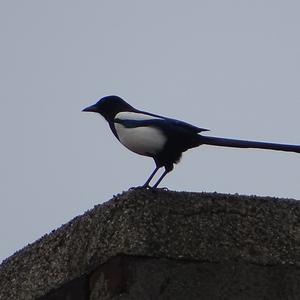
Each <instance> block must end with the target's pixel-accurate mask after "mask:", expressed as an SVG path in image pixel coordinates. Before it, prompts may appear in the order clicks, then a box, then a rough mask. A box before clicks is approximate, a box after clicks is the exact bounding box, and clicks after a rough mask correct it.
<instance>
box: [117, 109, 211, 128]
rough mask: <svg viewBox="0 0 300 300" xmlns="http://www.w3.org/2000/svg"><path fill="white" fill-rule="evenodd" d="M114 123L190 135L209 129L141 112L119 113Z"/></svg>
mask: <svg viewBox="0 0 300 300" xmlns="http://www.w3.org/2000/svg"><path fill="white" fill-rule="evenodd" d="M114 122H116V123H121V124H123V125H124V126H125V127H131V128H134V127H143V126H154V127H158V128H161V129H166V128H169V129H171V128H172V129H173V130H174V129H176V128H178V129H183V130H186V131H188V132H192V133H199V132H202V131H209V129H205V128H200V127H197V126H194V125H191V124H189V123H186V122H183V121H180V120H176V119H172V118H166V117H163V116H160V115H155V114H151V113H147V112H143V111H138V112H121V113H119V114H117V115H116V117H115V119H114Z"/></svg>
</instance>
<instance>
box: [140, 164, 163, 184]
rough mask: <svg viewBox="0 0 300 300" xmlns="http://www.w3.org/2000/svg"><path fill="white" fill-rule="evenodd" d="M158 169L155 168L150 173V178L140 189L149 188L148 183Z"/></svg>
mask: <svg viewBox="0 0 300 300" xmlns="http://www.w3.org/2000/svg"><path fill="white" fill-rule="evenodd" d="M159 168H160V167H156V168H155V170H154V171H153V172H152V174H151V175H150V177H149V178H148V179H147V181H146V182H145V183H144V184H143V185H142V188H147V187H149V183H150V181H151V180H152V178H153V176H154V175H155V174H156V172H157V171H158V169H159Z"/></svg>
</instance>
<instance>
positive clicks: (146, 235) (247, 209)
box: [0, 190, 300, 300]
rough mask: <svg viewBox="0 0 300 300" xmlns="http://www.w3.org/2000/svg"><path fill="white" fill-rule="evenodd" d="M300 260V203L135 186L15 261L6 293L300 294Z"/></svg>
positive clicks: (1, 287) (1, 274)
mask: <svg viewBox="0 0 300 300" xmlns="http://www.w3.org/2000/svg"><path fill="white" fill-rule="evenodd" d="M120 264H121V265H120ZM120 266H121V267H120ZM299 268H300V203H299V202H298V201H295V200H286V199H285V200H284V199H274V198H261V197H255V196H239V195H223V194H217V193H212V194H209V193H186V192H180V193H179V192H171V191H163V190H158V191H145V190H132V191H128V192H126V193H123V194H122V195H117V196H115V197H114V198H113V199H112V200H110V201H108V202H106V203H104V204H102V205H98V206H96V207H95V208H94V209H92V210H90V211H88V212H86V213H85V214H84V215H82V216H79V217H76V218H75V219H73V220H71V221H70V222H69V223H67V224H65V225H64V226H62V227H61V228H59V229H57V230H55V231H53V232H51V233H50V234H48V235H45V236H44V237H42V238H41V239H39V240H38V241H36V242H35V243H33V244H31V245H29V246H27V247H25V248H24V249H22V250H20V251H19V252H17V253H15V254H14V255H13V256H11V257H9V258H8V259H7V260H5V261H4V262H3V263H2V265H1V266H0V299H1V300H2V299H5V300H10V299H13V300H16V299H22V300H23V299H25V300H27V299H37V298H39V297H40V299H47V300H49V299H76V300H77V299H78V300H80V299H109V298H108V297H114V298H112V299H184V298H180V297H179V298H178V297H177V298H168V297H169V296H168V294H164V293H166V292H162V293H161V294H160V296H159V297H158V296H157V295H158V294H157V293H158V292H155V291H158V290H159V291H170V293H173V294H170V295H182V297H183V296H184V295H188V294H186V291H185V290H186V289H188V290H189V292H190V294H189V297H188V298H185V299H197V297H198V299H199V295H200V294H199V293H200V291H201V293H206V294H205V295H208V297H206V298H205V295H203V297H204V299H285V298H284V297H283V298H282V297H281V298H274V297H275V296H274V295H273V294H274V293H275V291H277V292H276V293H281V296H282V295H283V294H284V295H285V296H288V297H287V298H286V299H300V294H299V288H298V286H299V285H300V276H299ZM120 270H122V271H121V272H120ZM151 270H153V272H152V271H151ZM137 274H139V275H138V276H137ZM151 274H152V275H151ZM155 274H156V275H155ZM222 274H223V275H222ZM181 275H182V276H181ZM180 276H181V277H180ZM171 279H172V280H171ZM184 279H185V280H184ZM168 282H169V283H168ZM214 282H215V284H214ZM271 282H273V285H271ZM200 283H201V287H202V288H200V287H199V284H200ZM72 284H73V285H72ZM197 284H198V285H197ZM72 286H73V287H72ZM75 286H76V287H78V286H81V288H79V290H80V291H81V292H82V293H81V294H80V293H79V292H76V293H75V294H76V297H77V298H72V296H67V295H68V292H69V293H72V291H74V289H75ZM143 286H144V288H143ZM164 286H166V287H164ZM196 286H197V288H196ZM149 287H151V288H149ZM180 287H181V288H180ZM264 287H265V289H264ZM196 289H197V291H196ZM172 291H173V292H172ZM272 291H273V292H272ZM259 292H260V293H261V295H264V297H263V296H261V297H260V296H259V294H258V293H259ZM101 293H102V294H101ZM130 293H131V294H132V295H131V294H130ZM141 293H150V294H149V296H148V298H147V297H146V296H145V295H144V296H143V298H138V296H134V295H141ZM151 293H153V295H155V296H153V297H154V298H153V297H152V298H151V297H150V295H151ZM193 293H194V294H195V295H194V294H193ZM251 293H255V295H256V296H257V297H258V298H251V297H252V294H251ZM262 293H264V294H262ZM288 293H289V294H288ZM222 294H223V296H222ZM55 295H56V296H55ZM59 295H62V296H59ZM70 295H71V294H70ZM100 295H101V297H100ZM193 295H194V296H193ZM218 295H219V296H218ZM241 295H245V297H244V298H243V297H241ZM271 295H272V296H274V297H270V296H271ZM268 296H269V298H268ZM50 297H52V298H50ZM53 297H54V298H53ZM59 297H62V298H59ZM99 297H100V298H99ZM105 297H106V298H105ZM126 297H127V298H126ZM134 297H135V298H134ZM155 297H158V298H155Z"/></svg>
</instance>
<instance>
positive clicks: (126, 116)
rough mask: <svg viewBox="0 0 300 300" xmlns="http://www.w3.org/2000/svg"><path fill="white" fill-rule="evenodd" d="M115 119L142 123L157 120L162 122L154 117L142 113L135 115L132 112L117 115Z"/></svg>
mask: <svg viewBox="0 0 300 300" xmlns="http://www.w3.org/2000/svg"><path fill="white" fill-rule="evenodd" d="M115 119H120V120H137V121H142V120H157V119H158V120H161V119H162V118H160V117H153V116H149V115H146V114H142V113H135V112H132V111H123V112H119V113H118V114H116V116H115Z"/></svg>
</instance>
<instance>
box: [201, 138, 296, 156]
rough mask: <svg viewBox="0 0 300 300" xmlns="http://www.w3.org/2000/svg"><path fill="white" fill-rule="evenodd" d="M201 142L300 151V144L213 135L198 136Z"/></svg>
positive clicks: (235, 146) (236, 146) (224, 145)
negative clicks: (245, 139)
mask: <svg viewBox="0 0 300 300" xmlns="http://www.w3.org/2000/svg"><path fill="white" fill-rule="evenodd" d="M199 142H200V143H201V144H204V145H214V146H223V147H233V148H258V149H269V150H278V151H289V152H296V153H300V145H287V144H275V143H266V142H255V141H244V140H235V139H226V138H220V137H213V136H202V135H201V136H200V141H199Z"/></svg>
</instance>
